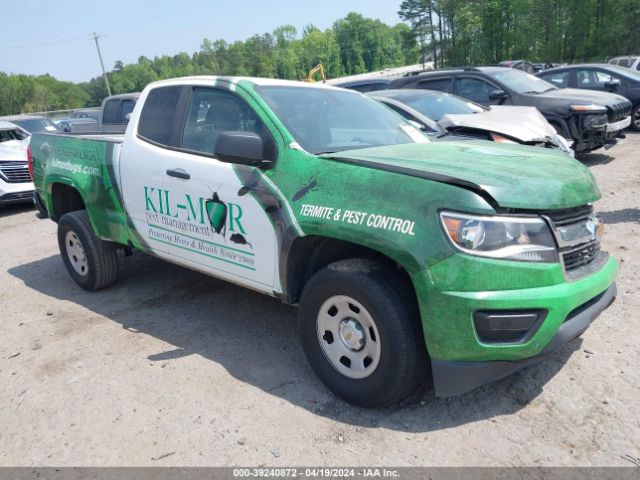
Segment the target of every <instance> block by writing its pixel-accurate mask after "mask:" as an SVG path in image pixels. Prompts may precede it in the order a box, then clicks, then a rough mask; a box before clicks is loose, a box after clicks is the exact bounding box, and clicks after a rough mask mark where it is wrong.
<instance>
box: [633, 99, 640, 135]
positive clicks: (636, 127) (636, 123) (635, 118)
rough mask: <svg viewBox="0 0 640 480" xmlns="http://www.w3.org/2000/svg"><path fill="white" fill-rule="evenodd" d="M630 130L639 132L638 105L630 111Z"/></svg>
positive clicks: (639, 113)
mask: <svg viewBox="0 0 640 480" xmlns="http://www.w3.org/2000/svg"><path fill="white" fill-rule="evenodd" d="M631 128H632V129H633V130H635V131H636V132H640V103H639V104H638V105H636V106H635V107H633V110H632V111H631Z"/></svg>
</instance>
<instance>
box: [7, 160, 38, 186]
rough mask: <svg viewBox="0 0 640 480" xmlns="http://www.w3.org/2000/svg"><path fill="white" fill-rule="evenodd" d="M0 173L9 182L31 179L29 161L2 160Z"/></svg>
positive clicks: (22, 181)
mask: <svg viewBox="0 0 640 480" xmlns="http://www.w3.org/2000/svg"><path fill="white" fill-rule="evenodd" d="M0 175H1V176H2V179H3V180H4V181H5V182H7V183H27V182H30V181H31V175H29V169H28V168H27V162H20V161H18V162H0Z"/></svg>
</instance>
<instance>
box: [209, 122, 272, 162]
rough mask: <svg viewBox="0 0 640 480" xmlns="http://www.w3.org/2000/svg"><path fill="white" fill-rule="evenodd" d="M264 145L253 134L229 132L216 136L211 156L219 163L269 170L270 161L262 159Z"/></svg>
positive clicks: (260, 139)
mask: <svg viewBox="0 0 640 480" xmlns="http://www.w3.org/2000/svg"><path fill="white" fill-rule="evenodd" d="M263 151H264V145H263V142H262V138H260V135H258V134H257V133H254V132H244V131H229V132H222V133H220V135H219V136H218V140H217V141H216V146H215V148H214V151H213V155H214V156H215V157H216V158H217V159H218V160H220V161H221V162H226V163H238V164H240V165H249V166H252V167H260V168H269V167H271V165H272V164H273V162H272V161H271V160H266V159H265V158H264V154H263Z"/></svg>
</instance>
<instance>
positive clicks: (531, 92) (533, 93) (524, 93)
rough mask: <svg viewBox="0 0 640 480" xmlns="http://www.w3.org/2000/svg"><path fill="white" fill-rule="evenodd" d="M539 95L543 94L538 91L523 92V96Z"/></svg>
mask: <svg viewBox="0 0 640 480" xmlns="http://www.w3.org/2000/svg"><path fill="white" fill-rule="evenodd" d="M539 93H542V92H538V91H536V90H529V91H528V92H522V94H523V95H538V94H539Z"/></svg>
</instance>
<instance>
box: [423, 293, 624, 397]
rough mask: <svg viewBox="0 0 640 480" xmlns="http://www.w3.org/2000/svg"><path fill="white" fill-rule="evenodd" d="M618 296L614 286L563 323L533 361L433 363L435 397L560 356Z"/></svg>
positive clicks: (503, 376)
mask: <svg viewBox="0 0 640 480" xmlns="http://www.w3.org/2000/svg"><path fill="white" fill-rule="evenodd" d="M616 292H617V291H616V285H615V283H614V284H612V285H611V286H610V287H609V288H608V289H607V290H605V291H604V292H602V293H601V294H599V295H598V296H597V297H595V298H594V299H592V300H590V301H589V302H587V303H586V304H585V305H584V306H583V308H578V309H577V310H576V311H575V312H573V313H572V314H570V315H569V316H568V317H567V318H566V320H565V321H564V322H563V323H562V325H561V326H560V328H559V329H558V332H557V333H556V335H555V336H554V337H553V338H552V340H551V342H549V344H548V345H547V346H546V347H545V348H544V350H543V351H542V352H540V353H539V354H538V355H535V356H533V357H530V358H527V359H524V360H519V361H511V362H509V361H492V362H491V361H490V362H450V361H446V360H437V359H432V360H431V369H432V372H433V384H434V389H435V393H436V395H437V396H439V397H450V396H453V395H460V394H462V393H465V392H468V391H470V390H473V389H475V388H478V387H480V386H482V385H486V384H488V383H493V382H495V381H498V380H501V379H503V378H505V377H507V376H509V375H511V374H512V373H515V372H517V371H518V370H520V369H522V368H525V367H527V366H529V365H533V364H535V363H537V362H539V361H541V360H543V359H544V358H545V357H546V356H548V355H550V354H552V353H554V352H557V351H558V350H559V349H560V348H562V346H563V345H565V344H566V343H567V342H569V341H571V340H573V339H574V338H576V337H578V336H580V335H581V334H582V332H584V331H585V330H586V329H587V328H588V327H589V325H590V324H591V322H593V320H595V319H596V317H598V315H600V313H602V312H603V311H604V310H605V309H606V308H607V307H608V306H609V305H611V303H613V301H614V300H615V297H616Z"/></svg>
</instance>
